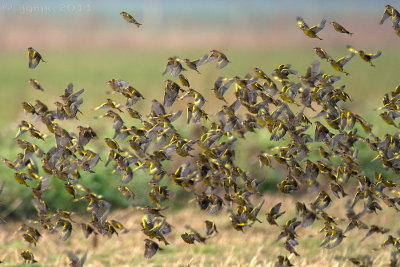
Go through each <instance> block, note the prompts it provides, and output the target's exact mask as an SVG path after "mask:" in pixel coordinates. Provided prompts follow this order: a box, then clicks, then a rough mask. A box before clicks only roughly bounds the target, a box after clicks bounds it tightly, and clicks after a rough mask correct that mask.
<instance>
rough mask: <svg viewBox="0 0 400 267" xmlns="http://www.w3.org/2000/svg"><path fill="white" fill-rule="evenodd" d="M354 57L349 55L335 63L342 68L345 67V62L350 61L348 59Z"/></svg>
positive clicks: (352, 54)
mask: <svg viewBox="0 0 400 267" xmlns="http://www.w3.org/2000/svg"><path fill="white" fill-rule="evenodd" d="M354 55H355V54H354V53H351V54H350V55H348V56H347V57H342V58H340V59H339V60H338V61H337V63H339V64H340V65H341V66H342V67H343V66H344V65H346V63H347V62H349V61H350V59H352V58H353V57H354Z"/></svg>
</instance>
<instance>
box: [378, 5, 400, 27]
mask: <svg viewBox="0 0 400 267" xmlns="http://www.w3.org/2000/svg"><path fill="white" fill-rule="evenodd" d="M389 17H391V19H392V23H393V25H398V24H399V21H400V13H399V11H397V9H395V8H394V7H392V6H391V5H386V6H385V11H384V12H383V15H382V18H381V20H380V22H379V24H383V23H384V22H385V20H387V19H388V18H389Z"/></svg>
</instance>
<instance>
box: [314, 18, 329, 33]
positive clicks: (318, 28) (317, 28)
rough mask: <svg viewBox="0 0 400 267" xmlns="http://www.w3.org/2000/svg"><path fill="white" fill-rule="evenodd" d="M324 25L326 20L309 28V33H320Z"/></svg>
mask: <svg viewBox="0 0 400 267" xmlns="http://www.w3.org/2000/svg"><path fill="white" fill-rule="evenodd" d="M325 23H326V19H323V20H322V21H321V23H320V24H318V25H315V26H313V27H311V28H310V31H312V32H314V33H318V32H320V31H321V30H322V29H323V28H324V27H325Z"/></svg>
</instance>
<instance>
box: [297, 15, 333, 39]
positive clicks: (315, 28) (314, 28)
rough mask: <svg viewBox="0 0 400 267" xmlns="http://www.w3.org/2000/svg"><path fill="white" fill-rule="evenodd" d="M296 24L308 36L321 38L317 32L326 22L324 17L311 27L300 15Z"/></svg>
mask: <svg viewBox="0 0 400 267" xmlns="http://www.w3.org/2000/svg"><path fill="white" fill-rule="evenodd" d="M296 21H297V26H299V28H300V29H301V30H302V31H303V32H304V34H305V35H307V36H308V37H310V38H318V39H319V40H322V39H321V38H320V37H319V36H318V35H317V33H319V32H320V31H321V30H322V29H323V28H324V27H325V23H326V19H323V20H322V21H321V23H320V24H317V25H315V26H312V27H311V28H310V27H308V25H307V23H306V22H305V21H304V19H303V18H302V17H297V18H296Z"/></svg>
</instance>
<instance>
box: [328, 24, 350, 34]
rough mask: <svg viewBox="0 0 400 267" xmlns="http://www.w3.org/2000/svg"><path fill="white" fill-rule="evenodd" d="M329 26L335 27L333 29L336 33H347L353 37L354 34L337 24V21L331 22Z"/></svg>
mask: <svg viewBox="0 0 400 267" xmlns="http://www.w3.org/2000/svg"><path fill="white" fill-rule="evenodd" d="M329 24H331V25H332V26H333V28H334V29H335V31H337V32H340V33H346V34H348V35H350V36H351V35H353V33H352V32H349V31H348V30H346V29H345V28H344V27H343V26H342V25H340V24H339V23H337V22H335V21H331V22H330V23H329Z"/></svg>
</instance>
